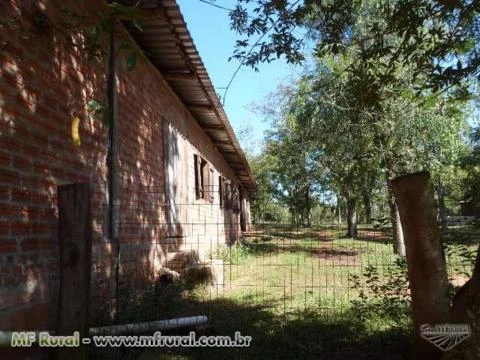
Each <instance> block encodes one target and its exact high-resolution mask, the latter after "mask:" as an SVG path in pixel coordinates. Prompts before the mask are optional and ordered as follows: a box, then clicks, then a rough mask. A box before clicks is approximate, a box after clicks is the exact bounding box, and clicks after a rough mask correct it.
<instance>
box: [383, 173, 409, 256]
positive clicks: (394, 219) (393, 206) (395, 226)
mask: <svg viewBox="0 0 480 360" xmlns="http://www.w3.org/2000/svg"><path fill="white" fill-rule="evenodd" d="M387 187H388V206H389V208H390V221H391V223H392V236H393V251H394V252H395V254H397V255H398V256H405V241H404V238H403V229H402V222H401V218H400V213H399V212H398V206H397V201H396V199H395V194H394V193H393V189H392V185H391V182H390V181H389V180H388V179H387Z"/></svg>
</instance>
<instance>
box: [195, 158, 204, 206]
mask: <svg viewBox="0 0 480 360" xmlns="http://www.w3.org/2000/svg"><path fill="white" fill-rule="evenodd" d="M193 158H194V165H195V195H196V197H197V200H198V199H200V198H203V181H202V159H201V157H200V156H199V155H197V154H195V155H194V156H193Z"/></svg>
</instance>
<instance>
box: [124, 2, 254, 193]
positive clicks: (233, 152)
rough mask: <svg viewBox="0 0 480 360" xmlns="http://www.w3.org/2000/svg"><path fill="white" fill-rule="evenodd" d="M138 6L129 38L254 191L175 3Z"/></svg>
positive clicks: (146, 3) (240, 154)
mask: <svg viewBox="0 0 480 360" xmlns="http://www.w3.org/2000/svg"><path fill="white" fill-rule="evenodd" d="M124 2H125V3H129V2H130V3H131V1H129V0H125V1H124ZM139 6H140V7H141V8H142V10H143V12H142V13H143V14H144V15H143V16H142V20H141V25H142V30H139V29H136V28H132V29H129V31H130V33H131V35H132V37H133V38H134V39H135V41H136V42H137V43H138V44H139V46H140V47H141V48H142V50H143V51H144V53H145V55H146V56H147V57H148V58H149V60H150V61H151V62H152V64H153V65H155V66H156V67H157V68H158V69H159V70H160V72H161V73H162V74H163V76H164V77H165V79H166V80H167V81H168V82H169V84H170V86H171V87H172V89H173V90H174V91H175V92H176V93H177V95H178V96H179V98H180V99H181V100H182V101H183V103H184V104H185V106H186V107H187V108H188V109H189V110H190V112H191V113H192V115H193V116H194V117H195V119H196V120H197V121H198V123H199V124H200V126H201V127H202V128H203V129H204V131H205V132H206V134H207V135H208V136H209V137H210V139H211V140H212V141H213V143H214V144H215V145H216V146H217V148H218V150H219V151H220V153H221V154H222V155H223V157H224V158H225V160H226V161H227V163H228V164H229V165H230V167H231V168H232V169H233V171H234V172H235V174H236V175H237V177H238V178H239V180H240V181H241V183H242V185H243V186H244V187H245V188H246V189H247V190H249V191H255V190H256V183H255V178H254V176H253V174H252V171H251V170H250V167H249V165H248V162H247V160H246V158H245V154H244V153H243V151H242V149H241V147H240V144H239V143H238V140H237V138H236V137H235V133H234V131H233V129H232V126H231V125H230V122H229V121H228V118H227V115H226V114H225V111H224V109H223V107H222V105H221V103H220V99H219V97H218V95H217V93H216V91H215V89H214V87H213V85H212V82H211V80H210V77H209V76H208V73H207V70H206V69H205V66H204V64H203V62H202V59H201V58H200V55H199V54H198V51H197V49H196V47H195V44H194V43H193V40H192V37H191V36H190V33H189V31H188V28H187V25H186V23H185V21H184V19H183V16H182V14H181V12H180V8H179V7H178V5H177V3H176V1H175V0H144V1H143V2H142V3H141V4H140V5H139Z"/></svg>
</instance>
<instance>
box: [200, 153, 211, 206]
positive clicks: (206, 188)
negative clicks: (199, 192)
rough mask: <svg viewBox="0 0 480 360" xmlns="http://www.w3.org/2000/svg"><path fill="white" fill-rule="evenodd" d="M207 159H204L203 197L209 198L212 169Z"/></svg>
mask: <svg viewBox="0 0 480 360" xmlns="http://www.w3.org/2000/svg"><path fill="white" fill-rule="evenodd" d="M202 160H203V159H202ZM209 168H210V167H209V165H208V164H207V162H206V161H205V160H203V161H202V180H203V186H202V187H203V198H204V199H205V200H209V196H210V170H209Z"/></svg>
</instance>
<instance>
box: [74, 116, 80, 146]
mask: <svg viewBox="0 0 480 360" xmlns="http://www.w3.org/2000/svg"><path fill="white" fill-rule="evenodd" d="M79 126H80V119H79V118H78V117H76V118H73V119H72V139H73V143H74V144H75V145H80V144H81V142H80V134H79V132H78V127H79Z"/></svg>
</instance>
